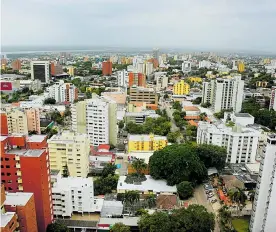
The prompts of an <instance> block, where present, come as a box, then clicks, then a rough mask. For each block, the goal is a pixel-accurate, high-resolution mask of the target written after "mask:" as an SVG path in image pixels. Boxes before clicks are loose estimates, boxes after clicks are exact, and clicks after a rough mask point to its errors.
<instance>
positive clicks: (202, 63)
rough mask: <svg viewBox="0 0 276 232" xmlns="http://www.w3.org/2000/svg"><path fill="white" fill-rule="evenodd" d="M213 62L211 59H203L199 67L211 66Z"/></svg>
mask: <svg viewBox="0 0 276 232" xmlns="http://www.w3.org/2000/svg"><path fill="white" fill-rule="evenodd" d="M211 65H212V63H211V62H210V61H209V60H202V61H199V64H198V67H199V68H210V67H211Z"/></svg>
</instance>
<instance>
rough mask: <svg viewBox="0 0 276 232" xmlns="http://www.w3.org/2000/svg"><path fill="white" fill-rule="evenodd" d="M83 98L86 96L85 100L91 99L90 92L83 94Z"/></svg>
mask: <svg viewBox="0 0 276 232" xmlns="http://www.w3.org/2000/svg"><path fill="white" fill-rule="evenodd" d="M85 96H86V98H87V99H91V98H92V93H91V92H90V91H87V92H86V93H85Z"/></svg>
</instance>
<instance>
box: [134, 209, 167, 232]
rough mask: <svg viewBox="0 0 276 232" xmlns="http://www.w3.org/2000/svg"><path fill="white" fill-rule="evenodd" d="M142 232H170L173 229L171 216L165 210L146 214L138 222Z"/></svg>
mask: <svg viewBox="0 0 276 232" xmlns="http://www.w3.org/2000/svg"><path fill="white" fill-rule="evenodd" d="M138 226H139V230H140V232H168V231H172V230H171V228H172V224H171V221H170V216H169V215H168V214H167V213H164V212H155V213H153V214H144V215H142V216H141V217H140V220H139V222H138Z"/></svg>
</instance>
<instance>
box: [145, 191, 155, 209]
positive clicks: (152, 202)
mask: <svg viewBox="0 0 276 232" xmlns="http://www.w3.org/2000/svg"><path fill="white" fill-rule="evenodd" d="M145 201H146V204H147V206H148V207H149V208H153V207H155V206H156V195H154V194H150V195H148V196H146V198H145Z"/></svg>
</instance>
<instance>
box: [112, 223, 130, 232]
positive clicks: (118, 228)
mask: <svg viewBox="0 0 276 232" xmlns="http://www.w3.org/2000/svg"><path fill="white" fill-rule="evenodd" d="M110 231H111V232H130V227H129V226H126V225H124V224H123V223H121V222H118V223H115V224H114V225H113V226H112V227H111V230H110Z"/></svg>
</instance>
